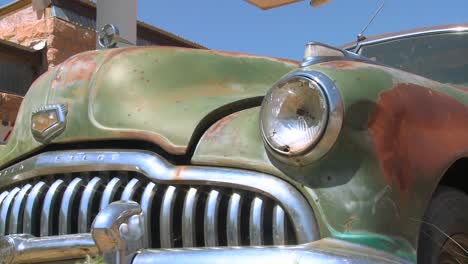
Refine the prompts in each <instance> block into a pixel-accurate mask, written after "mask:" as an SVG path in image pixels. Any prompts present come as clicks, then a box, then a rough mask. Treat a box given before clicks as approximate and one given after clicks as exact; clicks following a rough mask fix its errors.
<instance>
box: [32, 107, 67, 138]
mask: <svg viewBox="0 0 468 264" xmlns="http://www.w3.org/2000/svg"><path fill="white" fill-rule="evenodd" d="M49 111H55V113H56V115H57V121H56V122H55V123H54V124H52V125H51V126H49V127H47V128H45V129H44V130H42V131H40V130H36V129H35V128H34V123H33V119H34V116H36V115H38V114H42V113H44V112H49ZM67 113H68V109H67V106H66V105H64V104H54V105H44V106H42V107H40V108H39V109H37V110H36V111H34V112H33V113H32V116H31V132H32V134H33V136H34V139H36V140H37V141H39V142H42V143H46V142H49V141H50V140H52V139H53V138H55V137H57V136H58V135H60V134H61V133H62V132H63V131H64V130H65V127H66V117H67Z"/></svg>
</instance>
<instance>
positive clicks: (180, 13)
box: [137, 0, 468, 59]
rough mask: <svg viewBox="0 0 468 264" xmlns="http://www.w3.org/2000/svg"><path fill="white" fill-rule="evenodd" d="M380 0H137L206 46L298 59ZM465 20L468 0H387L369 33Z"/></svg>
mask: <svg viewBox="0 0 468 264" xmlns="http://www.w3.org/2000/svg"><path fill="white" fill-rule="evenodd" d="M379 3H380V1H378V0H332V1H331V2H330V3H329V4H328V5H325V6H322V7H319V8H312V7H310V6H309V1H308V0H306V1H303V2H299V3H295V4H291V5H289V6H284V7H280V8H277V9H271V10H267V11H262V10H260V9H257V8H256V7H254V6H251V5H249V4H247V3H246V2H244V0H199V1H187V0H170V1H167V0H164V1H163V0H138V9H137V10H138V11H137V12H138V16H139V18H140V19H141V20H143V21H145V22H148V23H150V24H152V25H155V26H158V27H161V28H163V29H166V30H168V31H170V32H173V33H176V34H178V35H180V36H183V37H185V38H188V39H190V40H192V41H195V42H198V43H200V44H202V45H204V46H206V47H208V48H212V49H221V50H229V51H238V52H247V53H255V54H262V55H270V56H276V57H286V58H291V59H301V58H302V55H303V46H304V44H305V43H306V42H308V41H310V40H316V41H320V42H324V43H328V44H332V45H341V44H345V43H348V42H350V41H353V40H354V39H355V36H356V34H357V33H358V32H359V31H360V30H361V29H362V28H363V27H364V25H365V24H366V23H367V21H368V20H369V18H370V16H371V15H372V14H373V12H374V10H375V9H376V8H377V7H378V5H379ZM463 22H464V23H468V0H443V1H442V0H437V1H436V0H386V1H385V7H384V9H383V10H382V12H381V13H380V15H379V16H378V17H377V18H376V19H375V21H374V23H373V24H372V25H371V26H370V27H369V29H368V32H367V35H375V34H382V33H387V32H394V31H400V30H404V29H410V28H416V27H424V26H432V25H442V24H449V23H463Z"/></svg>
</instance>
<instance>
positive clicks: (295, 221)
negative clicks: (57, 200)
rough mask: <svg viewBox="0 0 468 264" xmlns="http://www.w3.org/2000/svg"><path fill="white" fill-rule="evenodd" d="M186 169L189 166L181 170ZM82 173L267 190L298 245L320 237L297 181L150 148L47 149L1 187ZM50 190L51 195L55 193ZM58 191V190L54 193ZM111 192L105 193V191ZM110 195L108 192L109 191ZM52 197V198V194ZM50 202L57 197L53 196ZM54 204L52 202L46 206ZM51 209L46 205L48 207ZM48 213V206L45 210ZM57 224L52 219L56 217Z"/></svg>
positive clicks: (10, 172) (12, 171) (5, 173)
mask: <svg viewBox="0 0 468 264" xmlns="http://www.w3.org/2000/svg"><path fill="white" fill-rule="evenodd" d="M181 168H183V169H181ZM82 171H135V172H138V173H141V174H143V175H145V176H146V177H148V178H149V180H151V181H154V182H155V183H156V184H158V183H161V184H168V185H171V184H188V185H197V184H202V185H203V184H206V183H207V182H209V183H210V185H216V186H218V187H223V186H225V187H229V188H232V187H233V186H234V187H235V188H240V189H245V190H249V191H253V192H257V193H261V194H262V195H265V196H267V197H269V198H271V199H273V200H274V201H275V202H277V203H279V204H281V206H282V207H283V208H284V210H285V213H286V214H287V215H288V216H289V217H290V220H291V221H292V226H293V228H294V230H292V231H294V233H295V236H296V238H297V243H306V242H309V241H314V240H317V239H318V238H319V232H318V227H317V223H316V220H315V216H314V213H313V211H312V209H311V207H310V206H309V204H308V203H307V201H306V200H305V198H304V197H303V196H302V194H301V193H299V192H298V191H297V189H296V188H294V187H293V186H292V185H290V184H288V183H286V182H285V181H283V180H281V179H280V178H277V177H274V176H270V175H266V174H263V173H258V172H253V171H246V170H239V169H229V168H214V167H202V166H173V165H171V164H169V163H168V162H167V161H165V160H164V159H163V158H161V157H160V156H159V155H157V154H154V153H151V152H147V151H137V150H134V151H130V150H107V151H106V150H86V151H57V152H46V153H42V154H39V155H37V156H34V157H32V158H29V159H27V160H25V161H23V162H20V163H18V164H15V165H13V166H11V167H9V168H7V169H5V170H2V171H0V175H1V177H2V181H1V182H0V188H2V187H7V186H10V185H12V184H15V183H17V182H19V181H23V180H28V179H32V178H35V177H36V176H40V175H50V174H55V173H72V172H82ZM50 192H51V190H50V189H49V191H48V193H47V195H46V196H51V195H50V194H49V193H50ZM52 192H53V193H55V191H52ZM104 192H105V191H104ZM103 196H104V195H103ZM46 198H47V197H46ZM48 199H49V200H50V199H51V198H48ZM50 204H53V203H51V201H49V202H45V200H44V205H50ZM44 209H45V208H44ZM43 211H45V212H46V213H47V210H43ZM44 215H46V216H45V217H43V218H46V219H41V226H43V225H44V224H45V227H46V228H41V234H42V236H46V235H47V234H44V233H42V232H43V230H46V229H47V230H49V228H48V224H49V217H48V213H47V214H45V213H44V212H43V216H44ZM50 222H52V221H50Z"/></svg>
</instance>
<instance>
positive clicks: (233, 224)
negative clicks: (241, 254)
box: [226, 193, 242, 247]
mask: <svg viewBox="0 0 468 264" xmlns="http://www.w3.org/2000/svg"><path fill="white" fill-rule="evenodd" d="M241 207H242V198H241V196H240V195H239V194H237V193H233V194H232V195H231V198H230V199H229V203H228V211H227V220H226V222H227V223H226V226H227V227H226V229H227V244H228V246H231V247H235V246H240V245H241V242H242V241H241V227H240V224H241Z"/></svg>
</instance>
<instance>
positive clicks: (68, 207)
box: [59, 178, 83, 235]
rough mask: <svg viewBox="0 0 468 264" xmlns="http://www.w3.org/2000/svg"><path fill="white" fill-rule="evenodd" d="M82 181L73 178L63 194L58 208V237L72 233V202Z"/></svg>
mask: <svg viewBox="0 0 468 264" xmlns="http://www.w3.org/2000/svg"><path fill="white" fill-rule="evenodd" d="M82 181H83V180H82V179H80V178H75V179H73V181H72V182H70V183H69V184H68V186H67V188H66V189H65V192H64V193H63V198H62V205H61V206H60V216H59V235H65V234H71V233H72V230H71V229H72V220H73V219H72V209H73V202H74V201H75V197H76V194H77V192H78V191H79V188H80V187H81V186H82Z"/></svg>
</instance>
